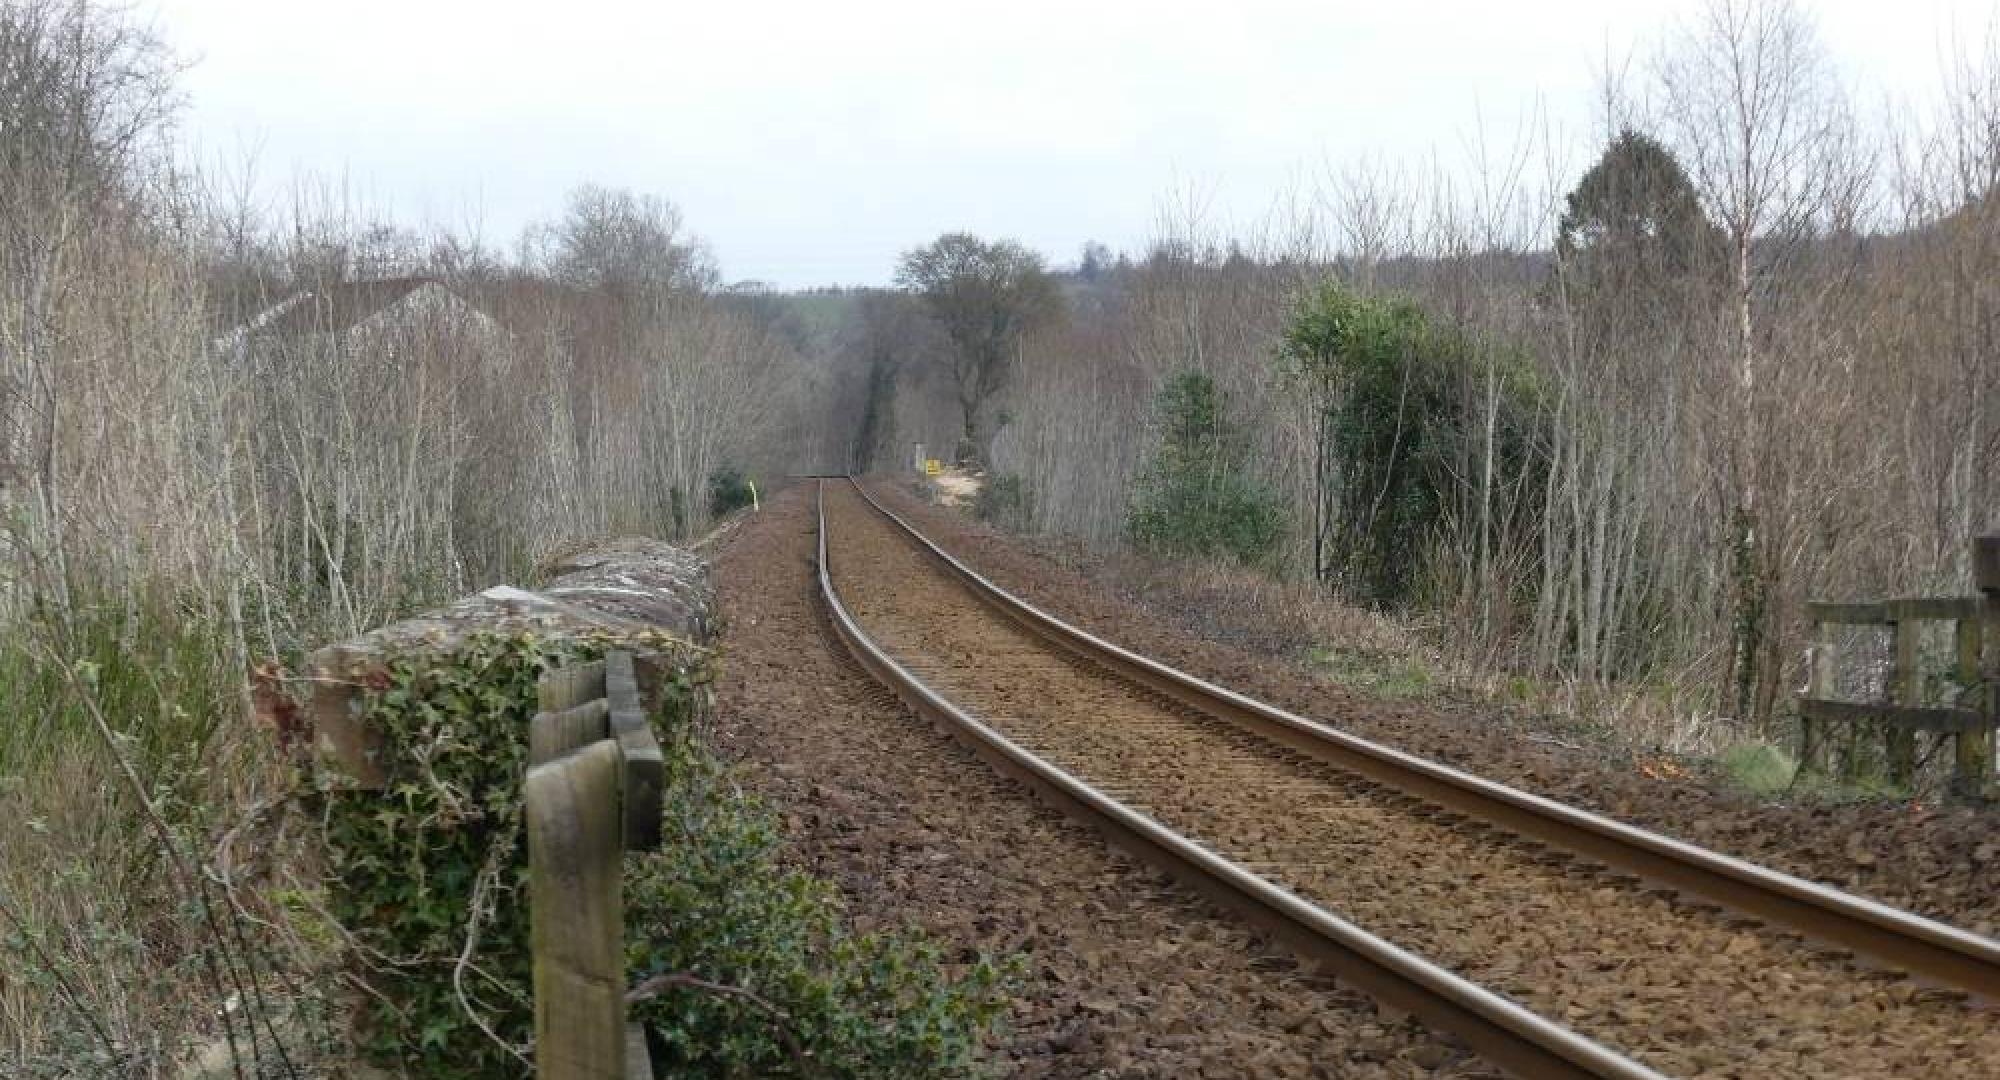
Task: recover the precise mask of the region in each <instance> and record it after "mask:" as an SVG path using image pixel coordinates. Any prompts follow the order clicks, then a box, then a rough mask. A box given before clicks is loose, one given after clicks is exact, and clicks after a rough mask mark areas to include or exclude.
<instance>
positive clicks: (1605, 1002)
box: [819, 482, 2000, 1078]
mask: <svg viewBox="0 0 2000 1080" xmlns="http://www.w3.org/2000/svg"><path fill="white" fill-rule="evenodd" d="M819 580H820V586H821V590H822V592H823V594H824V598H825V601H826V603H827V605H828V608H829V611H830V612H831V615H832V621H833V624H834V628H835V630H836V632H837V633H838V635H839V636H840V637H841V638H842V640H843V641H844V642H845V643H846V645H847V647H848V648H849V650H850V651H851V652H853V654H854V656H855V657H856V659H857V660H858V661H859V662H860V663H861V664H862V666H863V667H865V668H866V669H867V670H868V671H869V672H870V673H871V674H873V675H874V676H875V677H876V678H877V679H879V680H880V681H881V682H883V683H884V684H885V685H886V686H888V687H889V688H891V689H892V690H894V691H895V693H896V694H897V695H898V696H899V697H901V698H903V699H904V700H905V701H906V702H907V703H909V704H910V705H911V706H912V707H913V708H915V709H916V710H917V711H918V712H919V713H921V714H923V715H925V716H927V717H928V718H930V719H931V720H932V721H933V722H935V723H938V724H940V725H941V726H943V727H945V728H946V729H947V730H949V731H951V732H952V733H953V734H954V735H955V736H957V737H958V738H960V739H961V740H962V741H964V742H966V743H967V744H968V745H970V746H971V747H972V748H973V749H974V750H976V751H977V752H979V753H980V754H981V755H982V756H983V757H984V758H985V759H986V760H988V761H989V762H990V763H992V764H993V765H994V766H995V767H996V768H998V769H1000V770H1001V771H1003V772H1005V773H1008V774H1010V775H1012V776H1014V777H1016V778H1018V779H1020V780H1022V781H1023V782H1025V783H1027V784H1028V785H1029V786H1031V787H1032V788H1034V789H1035V790H1037V791H1038V792H1040V793H1041V794H1042V795H1043V796H1044V797H1046V798H1048V799H1050V800H1051V801H1053V802H1055V803H1057V804H1058V805H1060V806H1062V807H1063V808H1064V809H1065V810H1067V811H1068V812H1070V813H1072V814H1074V815H1076V816H1078V817H1080V818H1083V819H1085V820H1087V821H1089V822H1090V823H1092V824H1093V825H1095V826H1096V827H1097V828H1099V829H1100V830H1101V831H1102V832H1104V833H1105V834H1106V835H1107V836H1108V837H1109V839H1111V840H1112V842H1114V843H1116V844H1118V845H1120V846H1122V847H1125V848H1126V849H1128V850H1130V851H1132V852H1134V853H1135V854H1137V855H1139V856H1140V857H1142V858H1144V859H1146V860H1148V861H1150V862H1153V863H1155V864H1157V865H1159V866H1161V867H1163V868H1165V869H1167V870H1169V871H1171V872H1173V873H1174V874H1175V875H1176V876H1177V877H1179V878H1180V879H1181V880H1182V881H1184V882H1185V883H1187V884H1189V885H1190V886H1192V887H1194V888H1195V889H1197V890H1198V891H1200V892H1202V893H1204V894H1205V895H1207V896H1209V897H1210V898H1212V899H1214V900H1216V901H1218V902H1219V903H1221V904H1222V905H1223V906H1225V907H1228V908H1231V909H1233V910H1236V911H1238V912H1239V913H1241V914H1243V915H1245V916H1247V917H1249V918H1250V919H1252V920H1253V921H1255V922H1257V923H1259V924H1261V925H1262V926H1264V927H1265V928H1266V929H1268V930H1270V931H1272V932H1273V933H1275V934H1276V935H1277V936H1278V937H1280V938H1282V939H1284V940H1286V941H1287V942H1288V943H1289V944H1291V945H1292V946H1293V947H1294V948H1296V949H1298V950H1299V951H1300V952H1301V953H1303V954H1304V955H1306V956H1309V957H1311V958H1314V959H1316V960H1318V961H1321V962H1323V963H1325V964H1326V965H1328V966H1329V967H1330V968H1331V969H1332V970H1333V972H1334V973H1335V974H1337V975H1338V976H1339V977H1341V978H1343V979H1345V980H1347V981H1348V982H1350V983H1352V984H1354V985H1356V986H1357V987H1359V988H1360V989H1362V990H1364V991H1365V992H1367V993H1369V994H1371V995H1372V996H1375V997H1377V998H1378V999H1380V1000H1382V1001H1384V1002H1386V1003H1388V1004H1390V1005H1392V1006H1394V1007H1397V1008H1400V1009H1404V1010H1407V1011H1409V1012H1411V1013H1413V1014H1416V1015H1417V1016H1419V1017H1421V1018H1423V1019H1424V1020H1425V1021H1426V1022H1427V1023H1429V1024H1431V1025H1432V1026H1433V1027H1434V1028H1436V1029H1438V1030H1443V1031H1449V1032H1451V1033H1453V1034H1455V1035H1457V1036H1458V1037H1459V1038H1461V1039H1463V1040H1464V1041H1465V1042H1466V1043H1467V1044H1468V1045H1470V1046H1471V1047H1472V1048H1473V1049H1475V1050H1476V1051H1477V1052H1479V1053H1480V1054H1482V1055H1483V1056H1485V1057H1486V1058H1488V1059H1489V1060H1491V1061H1492V1062H1493V1063H1494V1064H1496V1065H1498V1066H1500V1067H1502V1068H1504V1069H1506V1070H1508V1071H1509V1072H1512V1073H1514V1074H1516V1075H1520V1076H1525V1077H1537V1078H1539V1077H1625V1078H1630V1077H1656V1076H1663V1075H1675V1076H1698V1075H1714V1076H1836V1075H1840V1076H1846V1075H1870V1076H1954V1077H1972V1076H2000V1023H1996V1021H1995V1018H1994V1014H1993V1012H1992V1011H1991V1006H1992V1003H1993V1002H1994V1001H1995V1000H1996V999H2000V943H1996V942H1994V941H1991V940H1988V939H1985V938H1982V937H1979V936H1977V935H1973V934H1970V933H1967V932H1965V931H1962V930H1958V929H1956V928H1953V927H1950V926H1946V925H1944V924H1941V923H1938V922H1934V921H1932V920H1928V919H1924V918H1922V917H1919V916H1916V915H1912V914H1910V913H1907V912H1903V911H1899V910H1896V909H1893V908H1889V907H1886V906H1884V905H1881V904H1877V903H1874V902H1872V901H1868V900H1865V899H1862V898H1858V897H1855V896H1852V895H1849V894H1846V893H1842V892H1840V891H1838V890H1834V889H1830V888H1827V887H1824V886H1820V885H1817V884H1813V883H1811V882H1807V881H1804V880H1801V879H1798V878H1794V877H1790V876H1788V875H1784V874H1780V873H1777V872H1775V871H1771V870H1768V869H1765V868H1762V867H1759V866H1756V865H1753V864H1750V863H1746V862H1742V861H1740V860H1736V859H1732V858H1729V857H1727V856H1723V855H1719V854H1716V853H1714V852H1710V851H1706V850H1703V849H1700V848H1696V847H1693V846H1691V845H1687V844H1684V843H1681V842H1679V841H1676V840H1673V839H1671V838H1668V837H1665V836H1661V835H1658V834H1655V833H1650V832H1646V831H1644V830H1640V829H1636V828H1633V827H1631V826H1627V825H1624V824H1621V823H1618V822H1615V821H1611V820H1609V819H1606V818H1603V817H1600V816H1598V815H1594V814H1590V813H1588V812H1585V811H1581V810H1578V809H1576V808H1573V807H1569V806H1566V805H1563V804H1560V803H1555V802H1552V801H1550V800H1546V799H1542V798H1540V797H1537V796H1534V795H1530V794H1527V793H1525V792H1521V791H1518V790H1514V789H1511V788H1507V787H1504V786H1502V785H1498V784H1494V783H1491V782H1489V781H1485V780H1482V779H1479V778H1478V777H1474V776H1471V775H1469V774H1466V773H1463V772H1461V771H1458V770H1455V769H1451V768H1448V767H1446V766H1442V765H1438V764H1436V763H1434V762H1430V761H1426V760H1424V759H1421V758H1417V757H1414V756H1412V755H1408V754H1404V753H1402V752H1400V751H1396V750H1394V749H1391V748H1388V747H1385V746H1381V745H1378V744H1374V743H1370V742H1367V741H1366V740H1362V739H1358V738H1355V737H1353V736H1351V735H1348V734H1345V733H1343V732H1340V731H1337V730H1335V729H1332V728H1328V727H1325V726H1323V725H1320V724H1316V723H1314V722H1312V721H1310V720H1307V719H1304V718H1301V717H1297V716H1294V715H1292V714H1289V713H1286V712H1283V711H1282V710H1278V709H1275V708H1272V707H1270V706H1267V705H1264V704H1261V703H1259V702H1256V701H1253V700H1251V699H1249V698H1245V697H1243V696H1241V695H1238V694H1235V693H1232V692H1230V691H1228V690H1226V689H1223V688H1220V687H1216V686H1213V685H1210V684H1208V683H1205V682H1202V681H1201V680H1198V679H1195V678H1193V677H1191V676H1188V675H1185V674H1182V673H1180V672H1177V671H1175V670H1173V669H1171V668H1168V667H1166V666H1165V665H1162V664H1159V663H1156V662H1154V661H1152V660H1149V659H1146V658H1145V657H1141V656H1138V655H1136V654H1134V653H1131V652H1129V651H1126V650H1124V649H1120V648H1119V647H1117V646H1115V645H1111V644H1109V643H1107V642H1104V641H1102V640H1100V639H1098V638H1095V637H1093V636H1091V635H1089V634H1086V633H1084V632H1082V631H1080V630H1077V629H1075V628H1073V627H1070V626H1068V625H1067V624H1064V623H1062V622H1060V621H1059V620H1056V619H1054V618H1052V617H1050V616H1048V615H1046V614H1044V613H1042V612H1040V611H1039V610H1037V609H1035V608H1034V607H1032V606H1030V605H1028V604H1026V603H1025V602H1023V601H1021V600H1019V599H1017V598H1015V597H1013V596H1012V595H1010V594H1008V593H1006V592H1004V591H1002V590H1000V589H999V588H998V587H996V586H994V585H993V584H992V583H990V582H988V581H986V580H985V579H984V578H982V577H980V576H979V575H978V574H976V573H974V572H973V571H972V570H970V569H969V568H968V567H966V566H964V565H963V564H961V563H959V562H958V561H957V560H955V559H953V558H952V557H951V556H950V555H948V554H947V553H945V552H944V551H943V550H942V549H940V548H938V547H937V546H936V545H934V544H932V543H931V542H930V541H929V540H927V539H925V538H924V537H923V536H922V535H921V534H919V533H918V532H917V531H916V530H915V529H913V528H911V527H910V526H909V525H908V524H907V523H905V522H904V521H902V520H901V519H900V518H898V517H896V516H895V515H894V514H892V513H890V512H889V511H888V510H887V509H886V508H884V507H882V506H881V505H880V504H879V503H877V502H876V501H875V500H874V499H873V498H872V497H871V496H869V495H868V494H867V492H866V491H865V490H864V489H862V488H861V487H860V486H859V485H858V484H849V483H846V482H835V483H829V482H822V483H821V488H820V508H819ZM1392 942H1394V943H1393V944H1392ZM1856 954H1859V955H1861V956H1865V957H1866V958H1868V959H1869V961H1870V963H1869V964H1868V965H1865V966H1864V965H1862V964H1859V963H1857V962H1856V959H1855V957H1856Z"/></svg>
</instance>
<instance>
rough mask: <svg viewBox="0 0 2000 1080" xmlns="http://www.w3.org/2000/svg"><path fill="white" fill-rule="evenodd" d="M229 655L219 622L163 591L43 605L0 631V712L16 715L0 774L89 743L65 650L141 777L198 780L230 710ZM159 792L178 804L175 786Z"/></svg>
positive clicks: (1, 750) (1, 746)
mask: <svg viewBox="0 0 2000 1080" xmlns="http://www.w3.org/2000/svg"><path fill="white" fill-rule="evenodd" d="M232 651H233V650H232V649H231V647H230V644H229V639H228V636H227V633H226V631H225V630H224V628H223V627H222V625H221V624H220V622H219V621H218V620H213V619H209V618H206V617H204V616H202V615H200V614H199V613H194V612H184V611H179V610H176V608H175V605H173V604H172V602H171V601H169V600H166V599H161V598H151V597H134V598H132V599H130V600H114V599H111V598H108V597H107V598H101V599H97V600H84V599H82V598H77V599H76V600H75V601H73V603H72V605H71V607H70V610H69V612H68V613H67V614H66V615H65V614H58V613H57V612H55V611H54V610H52V609H46V608H38V609H37V610H36V611H34V612H32V613H31V614H30V615H29V616H28V617H27V618H26V619H24V620H22V621H20V622H17V623H15V624H14V625H13V626H11V627H10V628H9V632H8V633H7V635H6V636H5V638H4V639H0V708H4V709H5V710H6V715H7V716H9V717H13V718H15V719H14V720H12V721H10V722H8V723H4V724H0V777H4V776H21V775H25V774H27V773H29V772H30V771H31V770H33V769H34V768H35V767H36V766H39V765H43V764H46V763H49V762H52V761H54V760H55V759H57V758H58V757H60V756H61V755H62V754H63V753H65V752H69V751H72V750H74V749H75V748H76V747H77V746H78V745H79V742H82V743H88V744H90V745H91V746H94V745H95V743H96V740H97V736H96V735H94V734H92V733H91V731H90V726H91V720H90V714H89V712H88V711H87V710H86V709H85V707H84V703H83V701H82V700H80V699H79V697H78V696H77V694H76V693H73V692H72V690H71V688H70V686H69V683H68V679H67V677H66V676H65V675H64V673H63V670H62V667H61V665H59V664H56V663H51V662H50V661H51V660H52V658H57V657H60V658H62V660H63V662H64V663H67V664H68V665H69V666H70V667H71V668H72V669H73V670H74V671H75V672H76V675H77V677H78V679H79V680H80V682H81V686H80V689H82V690H84V691H86V692H88V693H89V694H90V695H91V696H92V697H93V698H94V699H95V700H96V703H97V705H98V708H99V709H100V710H102V712H103V713H104V716H105V717H106V719H107V720H109V721H110V723H111V724H112V725H113V726H114V728H116V729H117V730H118V732H119V734H120V736H121V739H122V741H123V743H124V749H125V750H126V752H128V753H130V754H131V755H132V761H133V764H134V766H135V767H136V768H137V769H138V770H139V773H140V775H142V776H148V777H158V778H161V783H162V784H163V785H170V784H171V782H172V781H173V780H174V779H175V778H182V779H189V778H194V777H195V776H196V774H197V773H198V770H199V766H200V764H201V763H202V762H203V761H204V760H205V758H206V753H207V750H208V748H209V742H210V739H211V738H212V737H213V736H214V734H215V732H216V730H217V727H218V726H219V725H220V724H221V722H222V721H223V718H225V717H227V716H229V715H230V714H231V712H232V711H233V710H234V709H235V708H236V707H237V705H236V703H237V696H236V689H237V686H238V679H239V676H238V673H237V672H236V671H235V670H234V667H233V665H232V664H231V663H230V661H229V657H230V656H231V655H232ZM84 752H85V753H89V754H94V753H95V752H96V751H95V750H94V749H92V750H87V751H84ZM158 796H159V797H160V798H162V799H163V800H165V803H164V805H165V806H166V808H167V809H168V810H169V811H170V812H172V811H173V810H174V808H175V807H176V806H177V805H178V804H177V802H176V800H175V799H174V798H173V797H172V793H171V791H170V789H169V790H162V791H161V792H159V793H158ZM183 808H184V809H185V808H186V807H183Z"/></svg>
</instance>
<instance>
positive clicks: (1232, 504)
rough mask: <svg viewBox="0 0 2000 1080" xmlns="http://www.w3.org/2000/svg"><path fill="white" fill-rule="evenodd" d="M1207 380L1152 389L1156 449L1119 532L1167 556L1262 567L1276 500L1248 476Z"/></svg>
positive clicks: (1275, 535) (1277, 527)
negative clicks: (1156, 397) (1155, 392)
mask: <svg viewBox="0 0 2000 1080" xmlns="http://www.w3.org/2000/svg"><path fill="white" fill-rule="evenodd" d="M1226 405H1227V403H1226V402H1225V401H1224V400H1223V397H1222V394H1221V393H1220V392H1219V391H1217V390H1216V388H1215V381H1214V380H1213V379H1211V378H1209V377H1208V376H1207V375H1204V374H1201V373H1200V372H1194V371H1189V372H1183V373H1181V374H1179V375H1176V376H1174V377H1173V378H1172V379H1170V380H1168V381H1167V384H1166V386H1164V387H1162V388H1161V390H1160V397H1159V404H1158V406H1157V408H1158V415H1159V421H1160V426H1161V437H1160V446H1159V450H1158V451H1157V452H1156V453H1155V454H1154V457H1153V461H1152V463H1151V464H1150V465H1149V466H1147V468H1146V471H1145V473H1144V474H1143V475H1142V476H1141V477H1140V479H1139V485H1138V490H1137V492H1136V493H1135V495H1134V498H1133V501H1132V509H1131V513H1130V515H1129V517H1128V518H1127V522H1126V527H1127V529H1128V530H1129V531H1130V533H1131V535H1132V540H1133V542H1134V543H1135V544H1137V545H1138V546H1139V547H1141V548H1143V549H1145V550H1148V551H1154V552H1159V553H1163V554H1170V555H1185V556H1224V557H1227V558H1230V559H1233V560H1235V561H1237V562H1241V563H1248V564H1255V563H1262V562H1265V561H1267V560H1268V559H1269V558H1270V557H1271V555H1272V553H1273V552H1274V551H1275V550H1276V549H1277V546H1278V541H1279V540H1280V539H1282V538H1283V536H1284V528H1285V518H1284V512H1283V510H1282V508H1281V507H1280V504H1279V502H1278V498H1277V496H1276V495H1275V494H1273V493H1272V492H1271V491H1270V490H1269V489H1268V488H1266V487H1265V486H1264V485H1263V484H1262V483H1261V482H1260V481H1259V480H1258V479H1257V478H1256V477H1255V476H1254V475H1253V474H1252V473H1251V471H1250V469H1249V467H1248V463H1247V457H1248V454H1247V451H1246V448H1245V447H1244V445H1243V440H1242V438H1241V437H1240V436H1239V434H1238V433H1237V431H1236V429H1235V427H1234V425H1232V424H1231V423H1230V421H1229V417H1228V415H1227V408H1226Z"/></svg>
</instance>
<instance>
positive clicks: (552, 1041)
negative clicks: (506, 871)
mask: <svg viewBox="0 0 2000 1080" xmlns="http://www.w3.org/2000/svg"><path fill="white" fill-rule="evenodd" d="M539 707H540V711H539V712H537V713H536V714H535V717H534V720H533V721H532V723H531V724H530V726H529V729H528V774H527V777H526V779H525V780H524V781H523V783H524V797H525V813H526V816H527V826H528V903H529V908H530V909H529V913H528V917H529V924H530V927H531V934H532V947H533V952H534V972H535V974H534V989H535V1074H536V1076H537V1077H540V1078H541V1080H628V1078H639V1077H650V1076H651V1075H652V1067H651V1064H650V1063H649V1062H648V1060H647V1055H646V1040H645V1035H644V1032H643V1031H641V1030H639V1026H638V1025H637V1024H630V1025H628V1024H627V1022H626V1019H625V936H624V916H623V911H622V898H621V895H620V887H619V886H620V879H621V876H622V868H623V863H624V853H625V852H626V851H638V850H648V849H651V848H654V847H657V846H658V845H659V841H660V798H661V785H662V783H663V781H664V778H665V765H664V761H663V759H662V756H661V753H660V744H659V741H658V740H657V739H655V738H654V736H653V729H652V725H651V724H650V723H649V722H648V721H647V719H646V713H645V709H644V708H643V706H642V705H641V703H640V700H639V687H638V681H637V679H636V678H635V677H634V673H633V669H632V655H631V654H630V653H626V652H613V653H609V654H607V655H606V656H605V658H604V659H603V660H601V661H598V662H595V663H590V664H579V665H576V666H574V667H569V668H564V669H561V670H559V671H554V672H551V673H549V674H548V675H545V676H543V678H542V681H541V687H540V702H539Z"/></svg>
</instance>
